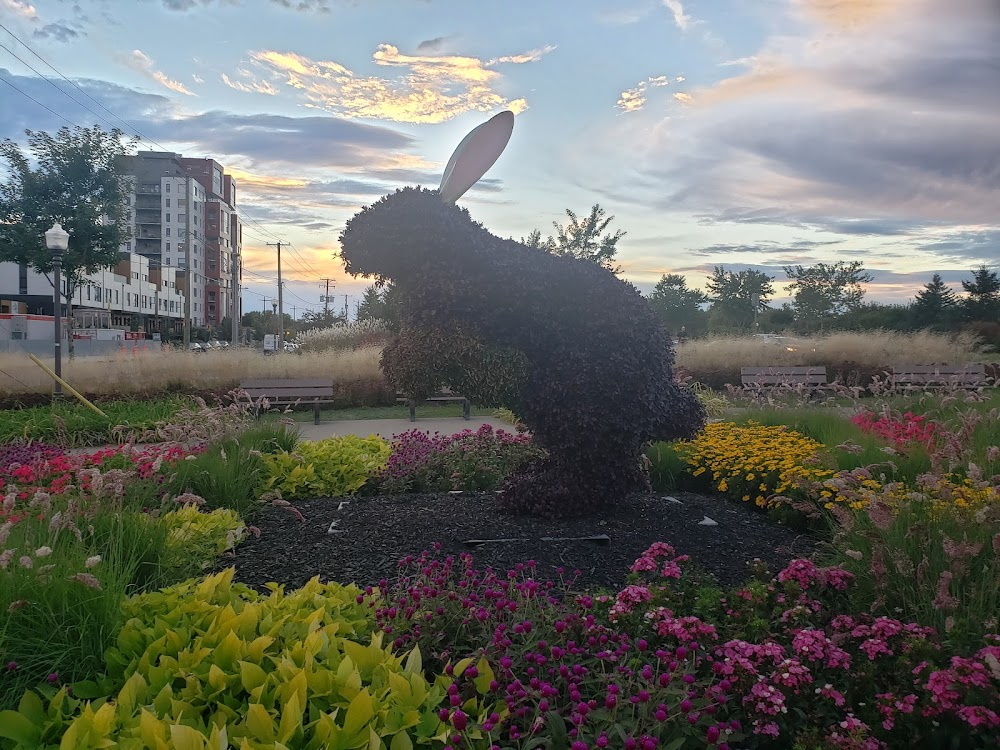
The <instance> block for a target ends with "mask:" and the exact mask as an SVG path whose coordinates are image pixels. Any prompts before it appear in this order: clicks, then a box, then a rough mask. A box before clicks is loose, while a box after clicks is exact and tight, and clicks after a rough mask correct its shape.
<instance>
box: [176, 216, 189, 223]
mask: <svg viewBox="0 0 1000 750" xmlns="http://www.w3.org/2000/svg"><path fill="white" fill-rule="evenodd" d="M185 221H187V214H177V222H178V223H179V224H183V223H184V222H185Z"/></svg>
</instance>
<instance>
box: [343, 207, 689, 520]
mask: <svg viewBox="0 0 1000 750" xmlns="http://www.w3.org/2000/svg"><path fill="white" fill-rule="evenodd" d="M341 244H342V247H343V253H342V257H343V259H344V265H345V268H346V270H347V271H348V272H349V273H352V274H362V275H365V276H373V275H374V276H379V277H382V278H383V279H391V280H392V281H393V282H394V283H395V284H396V287H397V288H398V290H399V294H400V300H401V306H402V309H403V325H402V330H401V332H400V336H399V338H398V340H397V341H396V342H395V343H394V344H392V345H391V346H390V347H388V348H387V349H386V351H385V352H384V354H383V361H382V365H383V368H384V370H385V372H386V373H387V375H388V377H389V378H390V380H391V381H392V382H393V384H394V385H396V386H397V387H400V388H401V389H403V390H406V391H407V392H410V393H412V394H413V395H426V394H427V393H428V392H430V391H433V390H436V389H437V388H438V387H439V386H441V385H450V386H452V387H453V388H454V389H455V390H456V391H458V392H462V393H463V394H464V395H466V396H468V397H469V398H470V399H472V400H473V401H474V402H476V403H479V404H481V405H489V406H506V407H508V408H511V409H513V410H514V412H515V413H516V414H517V415H518V416H519V417H520V418H521V420H522V421H523V422H524V424H525V425H527V427H528V429H529V430H530V431H531V433H532V434H533V436H534V438H535V440H536V441H537V442H538V443H539V444H540V445H542V446H543V447H544V448H546V450H547V451H548V454H549V457H548V458H547V459H546V460H545V461H544V462H541V463H539V464H536V465H533V466H530V467H529V468H528V469H527V470H526V471H524V472H522V473H521V474H519V475H517V476H514V477H512V478H511V479H510V480H508V482H507V483H506V485H505V486H504V488H503V490H502V492H501V494H500V498H501V502H502V503H504V505H506V506H507V507H509V508H511V509H513V510H516V511H519V512H527V513H532V514H537V515H543V516H549V517H554V516H566V515H580V514H584V513H589V512H593V511H596V510H601V509H606V508H609V507H611V506H613V504H614V503H615V502H616V501H618V500H620V499H621V498H622V497H623V496H624V495H625V494H626V493H628V492H632V491H637V490H642V489H644V488H646V487H647V486H648V482H647V475H646V472H645V470H644V468H643V463H642V458H643V457H642V447H643V445H644V444H645V443H647V442H648V441H651V440H671V439H676V438H687V437H691V436H692V435H694V434H695V433H696V432H697V431H698V430H699V429H700V428H701V426H702V425H703V423H704V418H705V415H704V411H703V410H702V408H701V406H700V405H699V403H698V402H697V400H696V399H695V398H694V396H693V394H691V393H690V392H688V391H686V390H684V389H682V388H681V387H680V386H678V385H677V383H676V382H675V381H674V378H673V351H672V348H671V342H670V340H669V338H668V336H667V334H666V332H665V331H664V330H663V328H662V326H661V325H660V323H659V322H658V321H657V318H656V315H655V314H654V313H653V311H652V310H651V309H650V307H649V305H648V304H647V302H646V300H645V299H644V298H643V297H642V295H640V294H639V292H638V290H636V289H635V287H633V286H632V285H631V284H629V283H627V282H625V281H622V280H621V279H618V278H617V277H615V275H614V274H612V273H610V272H609V271H607V270H605V269H603V268H601V267H599V266H597V265H595V264H593V263H590V262H587V261H584V260H577V259H574V258H569V257H559V256H555V255H551V254H549V253H547V252H545V251H544V250H540V249H537V248H530V247H527V246H525V245H522V244H520V243H518V242H515V241H513V240H504V239H501V238H499V237H496V236H494V235H492V234H490V233H489V232H488V231H487V230H486V229H485V228H484V227H483V226H482V225H481V224H479V223H477V222H475V221H473V220H472V218H471V217H470V215H469V213H468V211H466V210H465V209H463V208H459V207H457V206H455V205H450V204H446V203H444V202H442V200H441V199H440V197H439V195H438V192H437V191H435V190H424V189H420V188H406V189H403V190H399V191H397V192H396V193H394V194H392V195H389V196H386V197H385V198H382V199H381V200H380V201H378V202H377V203H375V204H374V205H372V206H370V207H368V208H366V209H364V210H363V211H361V212H360V213H359V214H357V215H356V216H355V217H354V218H353V219H351V220H350V221H349V222H348V223H347V227H346V229H345V230H344V232H343V234H342V235H341Z"/></svg>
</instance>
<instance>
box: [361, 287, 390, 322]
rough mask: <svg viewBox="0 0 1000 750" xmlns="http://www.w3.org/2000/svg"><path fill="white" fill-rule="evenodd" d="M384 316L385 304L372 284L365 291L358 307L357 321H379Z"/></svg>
mask: <svg viewBox="0 0 1000 750" xmlns="http://www.w3.org/2000/svg"><path fill="white" fill-rule="evenodd" d="M384 314H385V303H384V302H383V301H382V294H381V292H379V290H378V287H377V286H375V284H372V285H371V286H370V287H368V288H367V289H365V293H364V294H363V295H362V296H361V304H359V305H358V320H381V319H382V317H383V315H384Z"/></svg>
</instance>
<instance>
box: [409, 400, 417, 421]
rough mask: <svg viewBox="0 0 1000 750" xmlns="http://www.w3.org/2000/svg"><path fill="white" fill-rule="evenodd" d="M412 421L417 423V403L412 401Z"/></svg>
mask: <svg viewBox="0 0 1000 750" xmlns="http://www.w3.org/2000/svg"><path fill="white" fill-rule="evenodd" d="M410 421H411V422H416V421H417V402H416V401H413V400H412V399H411V400H410Z"/></svg>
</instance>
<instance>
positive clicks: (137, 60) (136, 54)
mask: <svg viewBox="0 0 1000 750" xmlns="http://www.w3.org/2000/svg"><path fill="white" fill-rule="evenodd" d="M122 61H123V62H124V63H125V65H127V66H128V67H130V68H131V69H132V70H134V71H136V72H137V73H142V75H144V76H146V77H147V78H149V79H151V80H153V81H156V82H157V83H158V84H160V85H161V86H163V87H165V88H168V89H170V90H171V91H173V92H175V93H178V94H184V95H185V96H196V94H195V93H194V92H193V91H191V89H189V88H188V87H187V86H185V85H184V84H183V83H181V82H180V81H176V80H174V79H172V78H170V77H168V76H167V74H166V73H164V72H163V71H161V70H156V67H155V63H154V62H153V61H152V59H150V57H149V56H148V55H147V54H146V53H144V52H143V51H142V50H138V49H134V50H132V53H131V54H130V55H128V56H126V57H125V58H123V60H122Z"/></svg>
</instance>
